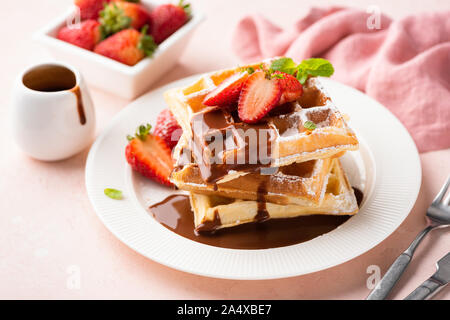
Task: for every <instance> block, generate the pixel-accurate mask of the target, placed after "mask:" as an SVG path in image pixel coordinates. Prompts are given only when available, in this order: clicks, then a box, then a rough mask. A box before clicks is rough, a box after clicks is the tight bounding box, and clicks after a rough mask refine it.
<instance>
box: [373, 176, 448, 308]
mask: <svg viewBox="0 0 450 320" xmlns="http://www.w3.org/2000/svg"><path fill="white" fill-rule="evenodd" d="M449 185H450V176H449V177H448V178H447V181H446V182H445V184H444V185H443V186H442V188H441V190H440V191H439V193H438V194H437V196H436V198H434V200H433V202H432V203H431V205H430V206H429V207H428V210H427V218H428V219H427V220H428V226H427V227H426V228H425V229H423V230H422V232H420V233H419V234H418V235H417V237H416V238H415V239H414V241H413V242H412V243H411V245H410V246H409V247H408V249H406V250H405V251H404V252H403V253H402V254H401V255H400V256H399V257H398V258H397V259H396V260H395V261H394V263H393V264H392V265H391V266H390V268H389V270H388V271H387V272H386V274H385V275H384V277H383V278H382V279H381V280H380V282H378V284H377V285H376V287H375V289H373V291H372V292H371V293H370V294H369V295H368V296H367V300H383V299H385V298H386V297H387V296H388V295H389V293H390V292H391V290H392V288H393V287H394V286H395V284H396V283H397V281H398V280H399V279H400V277H401V276H402V274H403V272H404V271H405V270H406V267H408V265H409V262H410V261H411V259H412V257H413V255H414V252H415V251H416V249H417V247H418V246H419V244H420V242H421V241H422V240H423V238H424V237H425V236H426V235H427V234H428V232H430V231H431V230H433V229H435V228H439V227H448V226H449V225H450V206H449V203H450V194H449V195H448V196H447V197H446V198H445V200H443V199H444V196H445V194H446V193H447V190H448V188H449Z"/></svg>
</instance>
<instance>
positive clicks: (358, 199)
mask: <svg viewBox="0 0 450 320" xmlns="http://www.w3.org/2000/svg"><path fill="white" fill-rule="evenodd" d="M352 188H353V192H354V193H355V198H356V203H357V204H358V207H359V208H360V207H361V202H362V201H363V199H364V193H363V192H362V191H361V190H359V189H358V188H356V187H352Z"/></svg>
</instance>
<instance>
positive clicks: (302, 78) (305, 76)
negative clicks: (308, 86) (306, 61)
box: [297, 71, 308, 84]
mask: <svg viewBox="0 0 450 320" xmlns="http://www.w3.org/2000/svg"><path fill="white" fill-rule="evenodd" d="M297 80H298V81H299V82H300V83H301V84H305V82H306V80H308V74H307V73H306V72H301V71H298V72H297Z"/></svg>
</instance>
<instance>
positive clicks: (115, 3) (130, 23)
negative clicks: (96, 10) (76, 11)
mask: <svg viewBox="0 0 450 320" xmlns="http://www.w3.org/2000/svg"><path fill="white" fill-rule="evenodd" d="M99 21H100V23H101V25H102V32H103V34H102V35H103V37H104V38H106V37H108V36H110V35H112V34H114V33H116V32H119V31H120V30H124V29H127V28H134V29H137V30H140V29H141V28H142V27H144V26H145V25H148V26H149V27H150V29H151V19H150V13H148V11H147V10H146V9H145V8H144V7H143V6H141V5H140V4H137V3H131V2H127V1H123V0H112V1H111V2H110V3H109V4H108V5H106V6H105V8H104V9H103V10H102V11H101V12H100V19H99Z"/></svg>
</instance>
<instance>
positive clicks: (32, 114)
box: [11, 62, 95, 161]
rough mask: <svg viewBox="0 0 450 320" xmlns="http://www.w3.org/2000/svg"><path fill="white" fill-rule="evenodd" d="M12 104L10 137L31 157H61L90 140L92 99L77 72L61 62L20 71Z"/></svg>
mask: <svg viewBox="0 0 450 320" xmlns="http://www.w3.org/2000/svg"><path fill="white" fill-rule="evenodd" d="M12 108H13V110H12V112H11V114H12V133H13V137H14V139H15V141H16V143H17V144H18V145H19V146H20V147H21V149H22V150H23V151H24V152H25V153H26V154H28V155H29V156H31V157H33V158H36V159H39V160H45V161H55V160H61V159H65V158H68V157H70V156H73V155H75V154H77V153H78V152H80V151H82V150H83V149H84V148H86V147H87V146H88V145H89V144H90V143H91V142H92V140H93V137H94V134H95V112H94V108H93V103H92V99H91V97H90V95H89V92H88V89H87V87H86V85H85V82H84V80H83V78H82V76H81V74H80V73H79V72H78V71H77V70H76V69H75V68H73V67H72V66H70V65H67V64H65V63H60V62H57V63H54V62H51V63H45V64H40V65H37V66H32V67H30V68H28V69H26V70H25V71H24V72H23V73H22V74H20V75H19V77H18V79H17V83H16V85H15V88H14V93H13V101H12Z"/></svg>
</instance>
